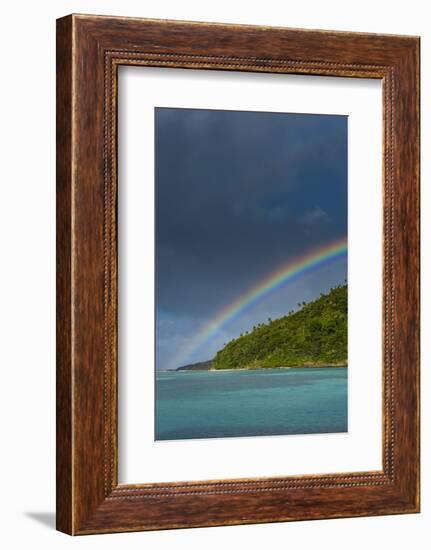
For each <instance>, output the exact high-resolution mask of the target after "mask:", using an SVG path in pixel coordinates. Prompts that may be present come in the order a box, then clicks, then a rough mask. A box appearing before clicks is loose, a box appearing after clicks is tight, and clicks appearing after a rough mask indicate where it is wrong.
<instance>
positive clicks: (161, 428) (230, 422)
mask: <svg viewBox="0 0 431 550" xmlns="http://www.w3.org/2000/svg"><path fill="white" fill-rule="evenodd" d="M346 431H347V368H344V367H343V368H331V367H329V368H318V369H310V368H306V369H304V368H303V369H295V368H293V369H264V370H263V369H262V370H250V371H247V370H243V371H228V372H227V371H215V372H214V371H209V372H208V371H182V372H158V373H157V376H156V426H155V437H156V440H166V439H200V438H213V437H241V436H258V435H289V434H313V433H335V432H346Z"/></svg>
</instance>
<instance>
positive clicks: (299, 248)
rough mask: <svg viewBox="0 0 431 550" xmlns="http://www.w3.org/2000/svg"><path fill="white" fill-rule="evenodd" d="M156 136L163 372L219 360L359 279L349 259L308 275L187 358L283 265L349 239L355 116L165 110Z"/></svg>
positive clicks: (158, 293)
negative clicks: (235, 344)
mask: <svg viewBox="0 0 431 550" xmlns="http://www.w3.org/2000/svg"><path fill="white" fill-rule="evenodd" d="M155 139H156V154H155V162H156V357H157V368H161V369H167V368H176V367H178V366H181V365H182V364H185V363H190V362H195V361H201V360H206V359H210V358H211V357H213V356H214V354H215V352H216V351H217V350H218V349H220V348H221V347H222V346H223V344H224V342H227V341H229V340H231V339H232V338H233V337H236V336H238V335H239V333H241V332H243V331H244V330H249V329H250V328H251V327H252V326H253V325H254V324H256V323H258V322H262V321H266V320H267V318H268V317H271V318H273V319H275V318H277V317H281V316H282V315H285V314H286V313H287V312H288V311H290V310H291V309H294V308H296V304H297V303H298V302H302V301H309V300H311V299H313V298H315V297H316V296H318V295H319V294H320V292H324V291H326V290H329V288H330V287H331V286H334V285H336V284H340V283H343V282H344V280H345V279H346V278H347V261H346V259H342V260H339V261H337V262H335V263H333V264H331V265H329V266H326V267H325V268H322V269H321V270H318V271H315V272H314V273H312V274H309V275H307V276H304V277H303V278H302V279H300V280H298V281H296V282H295V283H291V284H288V285H286V286H285V287H284V288H282V289H281V290H279V291H278V292H276V293H274V294H272V295H271V296H269V297H268V298H267V299H266V300H263V301H261V302H260V303H259V304H258V305H257V306H256V307H255V308H252V309H249V310H247V311H246V312H245V313H244V315H243V316H241V317H240V318H238V319H237V320H236V321H235V322H233V323H230V324H227V325H226V326H223V327H221V329H220V331H219V332H218V333H217V334H216V335H215V336H214V338H213V339H212V340H211V341H209V342H205V345H204V346H201V347H200V348H198V349H196V350H193V351H192V353H190V354H189V355H188V356H187V357H184V350H185V349H187V347H188V344H189V343H190V339H191V338H193V336H195V335H196V334H197V331H199V330H201V329H202V327H203V326H204V325H205V324H206V323H207V322H208V321H209V320H211V318H213V317H214V316H215V315H216V314H217V312H218V311H220V310H221V309H223V308H225V307H226V306H228V305H229V304H230V303H231V302H233V301H234V300H235V299H237V298H238V297H239V296H240V295H241V294H243V293H244V292H247V291H248V290H249V289H251V288H253V287H254V286H256V285H257V284H258V283H259V282H260V281H261V280H262V279H264V278H265V277H267V276H268V275H269V274H271V272H273V271H274V270H275V269H276V268H277V267H278V266H280V265H283V264H285V263H287V262H289V261H291V260H295V259H296V258H299V257H301V256H302V255H304V254H306V253H308V252H311V251H312V250H313V249H316V248H317V247H319V246H322V245H325V244H326V243H330V242H331V241H333V240H335V239H339V238H342V237H343V236H346V235H347V117H344V116H334V115H308V114H307V115H303V114H286V113H260V112H259V113H256V112H238V111H215V110H195V109H167V108H157V109H156V112H155Z"/></svg>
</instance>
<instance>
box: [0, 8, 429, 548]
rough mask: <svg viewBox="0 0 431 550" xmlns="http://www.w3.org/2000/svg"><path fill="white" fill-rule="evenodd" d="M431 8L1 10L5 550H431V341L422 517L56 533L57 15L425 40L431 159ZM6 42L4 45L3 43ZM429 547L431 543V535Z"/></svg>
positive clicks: (425, 269) (425, 379)
mask: <svg viewBox="0 0 431 550" xmlns="http://www.w3.org/2000/svg"><path fill="white" fill-rule="evenodd" d="M428 4H429V3H428V2H421V1H419V0H411V1H410V2H409V3H408V4H406V3H405V2H404V1H403V2H401V1H395V0H392V1H390V0H383V1H381V2H375V1H371V0H363V1H362V2H360V3H359V2H355V3H346V2H345V0H343V1H341V0H327V1H326V2H321V1H319V0H314V1H312V0H303V1H302V2H301V3H299V2H295V3H288V2H276V1H275V0H274V1H272V0H267V1H266V2H265V3H263V4H262V3H252V2H249V1H238V2H236V3H234V2H232V1H228V0H226V1H224V0H219V1H218V2H202V1H199V0H194V1H192V0H190V1H189V0H183V1H182V2H178V1H174V0H172V1H168V0H166V1H165V0H158V1H157V2H156V1H154V0H148V1H146V2H138V1H137V0H135V1H132V0H121V1H120V0H115V1H113V0H104V1H103V2H102V1H95V0H89V1H84V0H76V1H66V0H56V1H55V2H54V1H52V2H47V1H45V2H43V3H35V2H22V1H19V0H17V1H15V2H13V3H12V2H9V3H7V4H5V5H3V6H2V7H3V11H2V29H1V34H0V36H1V40H2V54H3V56H2V86H1V89H0V94H1V101H0V110H1V111H0V131H1V139H2V143H1V151H2V171H1V176H2V177H1V191H2V197H1V200H0V209H1V210H0V225H1V227H0V235H1V237H0V239H1V241H0V243H1V252H2V254H1V260H2V262H1V267H2V269H1V271H0V278H1V285H0V312H1V313H0V315H1V336H2V338H1V344H2V345H1V351H2V354H1V359H2V361H1V366H2V374H3V380H2V384H1V386H0V387H1V398H0V419H1V420H0V422H1V436H2V437H1V449H2V453H1V457H0V461H1V474H2V481H1V498H0V507H1V510H0V518H1V526H2V527H1V529H2V530H1V543H2V546H4V547H5V548H8V549H9V548H29V547H35V548H46V549H62V548H66V547H72V546H73V547H76V548H78V547H79V548H104V549H106V548H108V549H109V548H118V547H121V548H126V549H127V548H142V547H144V546H145V547H147V548H151V549H152V550H153V549H154V550H157V549H162V548H163V549H165V548H175V549H176V548H187V549H192V550H194V549H196V550H197V549H199V550H200V549H202V548H206V549H207V548H208V549H212V548H214V549H216V548H217V549H219V548H220V547H225V548H228V549H230V548H235V547H238V546H239V545H241V546H245V547H248V548H256V549H257V548H262V547H263V546H265V547H287V546H288V545H289V546H290V547H301V548H304V549H314V548H316V547H319V548H323V549H325V548H331V549H332V550H337V549H343V550H345V548H346V547H348V548H349V550H354V549H362V548H364V547H370V548H379V547H383V546H385V547H388V548H391V549H405V548H406V547H412V548H415V549H416V548H417V549H424V548H428V546H429V540H425V536H426V534H427V533H428V532H429V525H430V523H431V500H430V495H431V477H430V467H429V464H430V463H431V452H430V437H431V436H430V433H431V430H430V414H431V390H430V381H431V376H430V372H429V365H430V360H431V340H430V338H426V337H425V338H423V344H422V367H423V368H422V387H423V396H422V403H423V406H422V429H423V438H422V453H423V458H422V460H423V465H424V467H423V474H422V510H423V512H422V514H420V515H411V516H392V517H383V518H360V519H359V518H358V519H341V520H330V521H318V522H299V523H288V524H274V525H257V526H240V527H223V528H211V529H196V530H183V531H178V530H177V531H166V532H155V533H133V534H121V535H102V536H92V537H82V538H75V539H72V538H70V537H67V536H65V535H63V534H60V533H56V532H55V531H54V530H53V523H54V516H53V513H54V443H55V440H54V426H55V424H54V411H55V407H54V395H55V393H54V382H55V371H54V363H55V353H54V349H55V348H54V334H55V331H54V321H55V309H54V296H55V294H54V283H55V277H54V260H55V257H54V250H55V223H54V220H55V217H54V214H55V208H54V206H55V200H54V189H55V169H54V167H55V88H54V81H55V62H54V60H55V18H56V17H60V16H62V15H64V14H67V13H70V12H72V11H73V12H81V13H105V14H113V15H130V16H146V17H159V18H177V19H193V20H201V21H205V20H207V21H222V22H232V23H253V24H262V25H284V26H292V27H304V28H323V29H339V30H352V31H370V32H386V33H404V34H416V35H421V36H422V67H423V70H422V98H424V101H422V150H423V151H424V152H427V151H429V150H430V149H431V119H430V105H429V101H427V99H428V98H429V97H430V96H431V80H430V70H429V67H430V66H431V43H430V40H431V30H430V27H429V13H428V10H427V5H428ZM3 42H4V43H3ZM422 162H423V167H422V182H423V183H422V188H423V192H422V243H423V251H424V254H423V261H422V289H423V290H422V311H423V313H422V330H423V334H424V335H428V334H429V333H430V331H431V285H430V281H431V256H430V252H429V251H430V250H431V189H430V186H429V185H428V183H429V180H430V175H431V174H430V165H429V161H428V158H427V156H426V155H425V154H423V159H422ZM428 539H429V536H428Z"/></svg>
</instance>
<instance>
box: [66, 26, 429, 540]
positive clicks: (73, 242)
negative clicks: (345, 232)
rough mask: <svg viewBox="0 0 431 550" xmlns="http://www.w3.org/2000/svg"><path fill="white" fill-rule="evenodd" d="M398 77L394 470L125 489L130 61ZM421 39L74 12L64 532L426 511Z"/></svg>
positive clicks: (391, 264)
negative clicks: (119, 242)
mask: <svg viewBox="0 0 431 550" xmlns="http://www.w3.org/2000/svg"><path fill="white" fill-rule="evenodd" d="M125 64H126V65H142V66H157V67H159V66H163V67H182V68H192V69H197V70H199V69H203V68H205V69H218V70H228V71H255V72H264V73H274V72H277V73H289V74H291V73H295V74H305V75H307V74H313V75H327V76H328V75H329V76H334V77H336V76H350V77H357V78H377V79H381V80H382V82H383V106H384V108H383V111H384V121H383V124H384V138H383V139H384V162H383V165H384V174H383V192H384V265H383V288H384V292H383V295H384V299H383V300H384V303H383V327H384V328H383V331H384V334H383V358H384V359H383V363H384V364H383V377H384V379H383V405H384V410H383V418H384V426H383V442H382V452H383V470H382V471H373V472H353V473H345V474H333V475H332V474H328V475H309V476H290V477H286V478H275V479H272V478H259V479H237V480H212V481H208V482H186V483H162V482H161V483H153V484H145V485H133V486H132V485H119V484H118V480H117V322H116V319H117V287H116V280H117V278H116V275H117V263H116V262H117V251H116V197H117V181H116V174H117V170H116V147H117V135H116V101H117V98H116V90H117V67H118V66H119V65H125ZM418 430H419V38H417V37H406V36H389V35H376V34H356V33H343V32H331V31H306V30H296V29H286V28H269V27H254V26H238V25H222V24H207V23H191V22H180V21H157V20H145V19H129V18H116V17H98V16H88V15H70V16H68V17H64V18H62V19H59V20H58V21H57V529H59V530H60V531H64V532H65V533H69V534H88V533H104V532H116V531H138V530H148V529H167V528H174V527H197V526H210V525H228V524H241V523H262V522H274V521H290V520H298V519H301V520H304V519H318V518H337V517H348V516H367V515H379V514H400V513H412V512H418V511H419V433H418Z"/></svg>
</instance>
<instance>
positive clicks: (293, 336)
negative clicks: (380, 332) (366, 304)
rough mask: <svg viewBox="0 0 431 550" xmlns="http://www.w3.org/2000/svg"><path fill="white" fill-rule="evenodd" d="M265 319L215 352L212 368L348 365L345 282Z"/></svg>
mask: <svg viewBox="0 0 431 550" xmlns="http://www.w3.org/2000/svg"><path fill="white" fill-rule="evenodd" d="M298 307H299V308H300V309H298V310H297V311H294V312H293V311H292V312H290V313H289V314H288V315H286V316H285V317H281V318H280V319H275V320H272V319H268V323H263V324H260V325H258V326H255V327H253V330H252V331H251V332H248V333H247V332H246V333H245V334H241V335H240V336H239V338H236V339H234V340H232V341H231V342H229V343H228V344H226V345H225V347H224V348H223V349H221V350H220V351H218V352H217V354H216V356H215V358H214V360H213V368H215V369H238V368H249V369H253V368H275V367H300V366H304V367H305V366H310V367H312V366H331V365H333V366H338V365H346V364H347V285H343V286H337V287H335V288H332V289H331V290H330V291H329V292H328V293H327V294H321V295H320V298H317V299H316V300H314V301H313V302H310V303H308V304H306V303H305V302H302V303H301V304H298Z"/></svg>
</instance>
